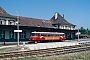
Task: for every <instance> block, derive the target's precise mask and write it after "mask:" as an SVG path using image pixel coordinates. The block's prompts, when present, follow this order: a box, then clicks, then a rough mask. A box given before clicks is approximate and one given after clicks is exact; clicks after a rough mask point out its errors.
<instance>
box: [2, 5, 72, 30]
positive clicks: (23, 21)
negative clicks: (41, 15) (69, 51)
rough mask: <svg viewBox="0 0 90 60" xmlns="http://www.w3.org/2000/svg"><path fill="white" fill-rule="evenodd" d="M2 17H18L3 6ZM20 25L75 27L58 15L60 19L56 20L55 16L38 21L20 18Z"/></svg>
mask: <svg viewBox="0 0 90 60" xmlns="http://www.w3.org/2000/svg"><path fill="white" fill-rule="evenodd" d="M0 16H1V17H8V18H15V19H16V18H17V17H16V16H13V15H10V14H8V13H7V12H6V11H5V10H4V9H3V8H2V7H1V6H0ZM19 20H20V25H21V26H34V27H46V28H53V25H52V24H57V23H59V24H61V25H73V24H71V23H69V22H67V21H66V20H65V19H64V18H62V16H61V15H60V14H59V13H58V19H57V20H55V16H53V17H52V18H51V19H50V20H44V19H37V18H29V17H21V16H19Z"/></svg>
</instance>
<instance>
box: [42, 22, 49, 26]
mask: <svg viewBox="0 0 90 60" xmlns="http://www.w3.org/2000/svg"><path fill="white" fill-rule="evenodd" d="M42 23H43V24H44V26H50V23H48V22H42Z"/></svg>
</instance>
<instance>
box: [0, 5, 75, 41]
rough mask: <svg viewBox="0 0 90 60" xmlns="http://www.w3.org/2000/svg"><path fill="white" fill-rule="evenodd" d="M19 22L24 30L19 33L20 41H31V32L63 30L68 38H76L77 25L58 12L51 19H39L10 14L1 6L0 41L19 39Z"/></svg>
mask: <svg viewBox="0 0 90 60" xmlns="http://www.w3.org/2000/svg"><path fill="white" fill-rule="evenodd" d="M17 23H19V29H20V30H22V32H21V33H19V36H20V38H19V39H20V41H29V40H28V39H29V37H30V35H31V32H33V31H38V32H63V33H65V35H66V39H75V33H76V30H75V25H74V24H71V23H69V22H68V21H66V19H65V18H64V15H63V16H61V15H60V14H59V13H58V12H56V13H55V14H54V15H53V16H52V17H51V19H49V20H44V19H37V18H31V17H22V16H14V15H11V14H8V13H7V12H6V11H5V10H4V9H3V8H2V7H1V6H0V42H14V41H17V33H16V32H14V30H17Z"/></svg>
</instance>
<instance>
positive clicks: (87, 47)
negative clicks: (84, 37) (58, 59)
mask: <svg viewBox="0 0 90 60" xmlns="http://www.w3.org/2000/svg"><path fill="white" fill-rule="evenodd" d="M82 51H90V44H80V45H74V46H64V47H57V48H48V49H39V50H27V51H11V52H3V53H0V59H2V60H3V59H7V60H8V59H9V60H12V59H19V58H23V57H46V56H53V55H63V54H69V53H75V52H82Z"/></svg>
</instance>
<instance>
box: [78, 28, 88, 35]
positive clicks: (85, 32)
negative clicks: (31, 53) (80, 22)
mask: <svg viewBox="0 0 90 60" xmlns="http://www.w3.org/2000/svg"><path fill="white" fill-rule="evenodd" d="M80 32H81V34H88V32H89V30H88V28H87V29H85V28H83V27H81V28H80Z"/></svg>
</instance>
